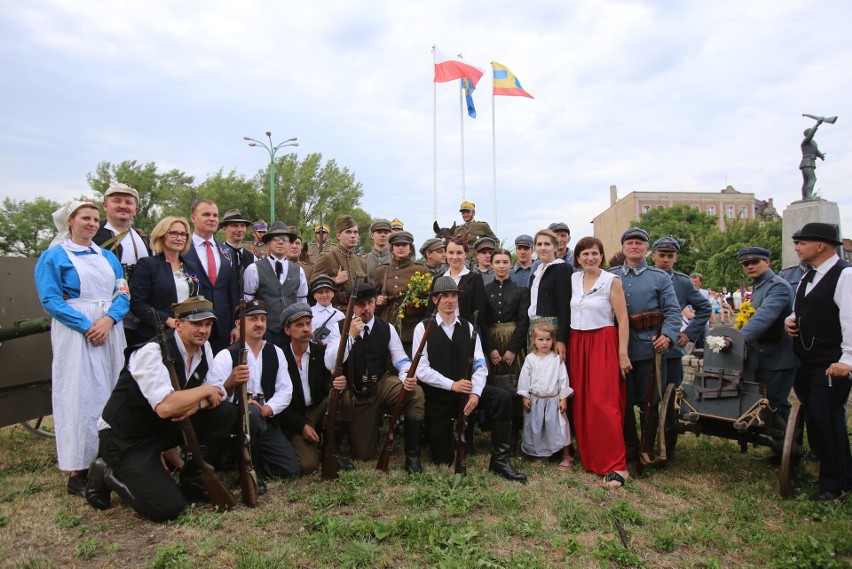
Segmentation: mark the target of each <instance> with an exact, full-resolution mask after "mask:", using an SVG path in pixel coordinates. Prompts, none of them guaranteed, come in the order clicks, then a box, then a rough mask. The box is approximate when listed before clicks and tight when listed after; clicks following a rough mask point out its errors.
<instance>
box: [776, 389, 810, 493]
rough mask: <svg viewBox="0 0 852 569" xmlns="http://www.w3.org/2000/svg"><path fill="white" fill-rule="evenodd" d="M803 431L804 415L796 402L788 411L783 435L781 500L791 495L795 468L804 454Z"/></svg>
mask: <svg viewBox="0 0 852 569" xmlns="http://www.w3.org/2000/svg"><path fill="white" fill-rule="evenodd" d="M803 430H804V413H803V412H802V405H801V404H800V403H799V402H798V401H797V402H796V403H794V404H793V407H792V409H790V416H789V417H788V418H787V428H786V431H785V433H784V449H783V451H782V453H781V479H780V485H779V491H780V493H781V496H782V497H783V498H787V497H788V496H791V495H792V494H793V477H794V476H795V474H796V468H797V467H798V466H799V462H800V461H801V459H802V455H803V454H804V449H803V448H802V431H803Z"/></svg>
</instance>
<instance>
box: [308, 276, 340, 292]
mask: <svg viewBox="0 0 852 569" xmlns="http://www.w3.org/2000/svg"><path fill="white" fill-rule="evenodd" d="M323 288H330V289H331V290H332V291H336V290H337V284H336V283H335V282H334V279H333V278H331V277H329V276H327V275H320V276H318V277H316V278H315V279H314V280H312V281H311V294H313V293H315V292H316V291H318V290H320V289H323Z"/></svg>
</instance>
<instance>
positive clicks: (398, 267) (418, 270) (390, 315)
mask: <svg viewBox="0 0 852 569" xmlns="http://www.w3.org/2000/svg"><path fill="white" fill-rule="evenodd" d="M388 241H389V243H390V246H391V247H393V246H394V245H395V244H398V243H407V244H408V245H409V251H411V253H412V254H413V251H414V236H413V235H411V233H409V232H408V231H399V232H397V233H394V234H392V235H391V236H390V239H389V240H388ZM412 254H409V256H408V257H406V258H404V259H398V258H396V257H393V259H392V260H391V262H390V263H389V264H387V265H385V266H382V267H379V269H378V271H377V272H376V284H375V286H376V289H377V290H378V291H379V294H383V295H385V296H387V300H386V301H385V304H384V305H383V306H377V307H376V313H377V314H378V315H379V317H380V318H381V319H382V320H384V321H385V322H387V323H388V324H390V325H391V326H397V324H398V323H399V314H398V313H399V310H400V307H401V304H402V299H403V297H404V296H405V293H406V292H408V284H409V283H410V282H411V278H412V277H414V275H417V274H425V273H426V270H425V269H424V267H423V266H422V265H418V264H417V263H415V262H414V261H413V258H412ZM403 311H404V317H403V319H402V323H401V325H400V326H398V327H397V329H398V330H399V338H400V340H402V345H403V348H405V351H406V352H407V353H409V354H410V353H411V338H412V336H413V334H414V327H415V326H416V325H417V323H418V322H420V320H422V313H423V308H415V307H406V308H404V309H403Z"/></svg>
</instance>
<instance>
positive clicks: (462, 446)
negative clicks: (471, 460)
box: [455, 310, 479, 476]
mask: <svg viewBox="0 0 852 569" xmlns="http://www.w3.org/2000/svg"><path fill="white" fill-rule="evenodd" d="M478 321H479V311H478V310H474V311H473V334H471V335H470V354H469V355H468V357H467V367H466V368H465V370H464V379H466V380H468V381H471V378H472V377H473V360H474V356H475V353H476V330H477V328H476V324H477V322H478ZM469 399H470V394H469V393H466V394H464V395H462V396H461V399H460V400H459V415H458V417H457V418H456V462H455V473H456V474H461V475H462V476H467V439H466V436H467V435H466V433H465V431H467V415H465V414H464V408H465V407H466V406H467V402H468V400H469Z"/></svg>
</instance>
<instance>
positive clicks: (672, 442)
mask: <svg viewBox="0 0 852 569" xmlns="http://www.w3.org/2000/svg"><path fill="white" fill-rule="evenodd" d="M676 389H677V388H676V387H675V385H669V386H668V387H666V392H665V394H664V395H663V401H662V405H661V406H660V427H659V428H660V431H659V432H660V433H662V435H663V439H662V441H663V442H665V445H666V449H665V450H666V462H668V461H670V460H672V459H673V458H674V454H675V447H676V446H677V436H678V435H679V434H680V424H679V422H678V412H677V409H675V390H676Z"/></svg>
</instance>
